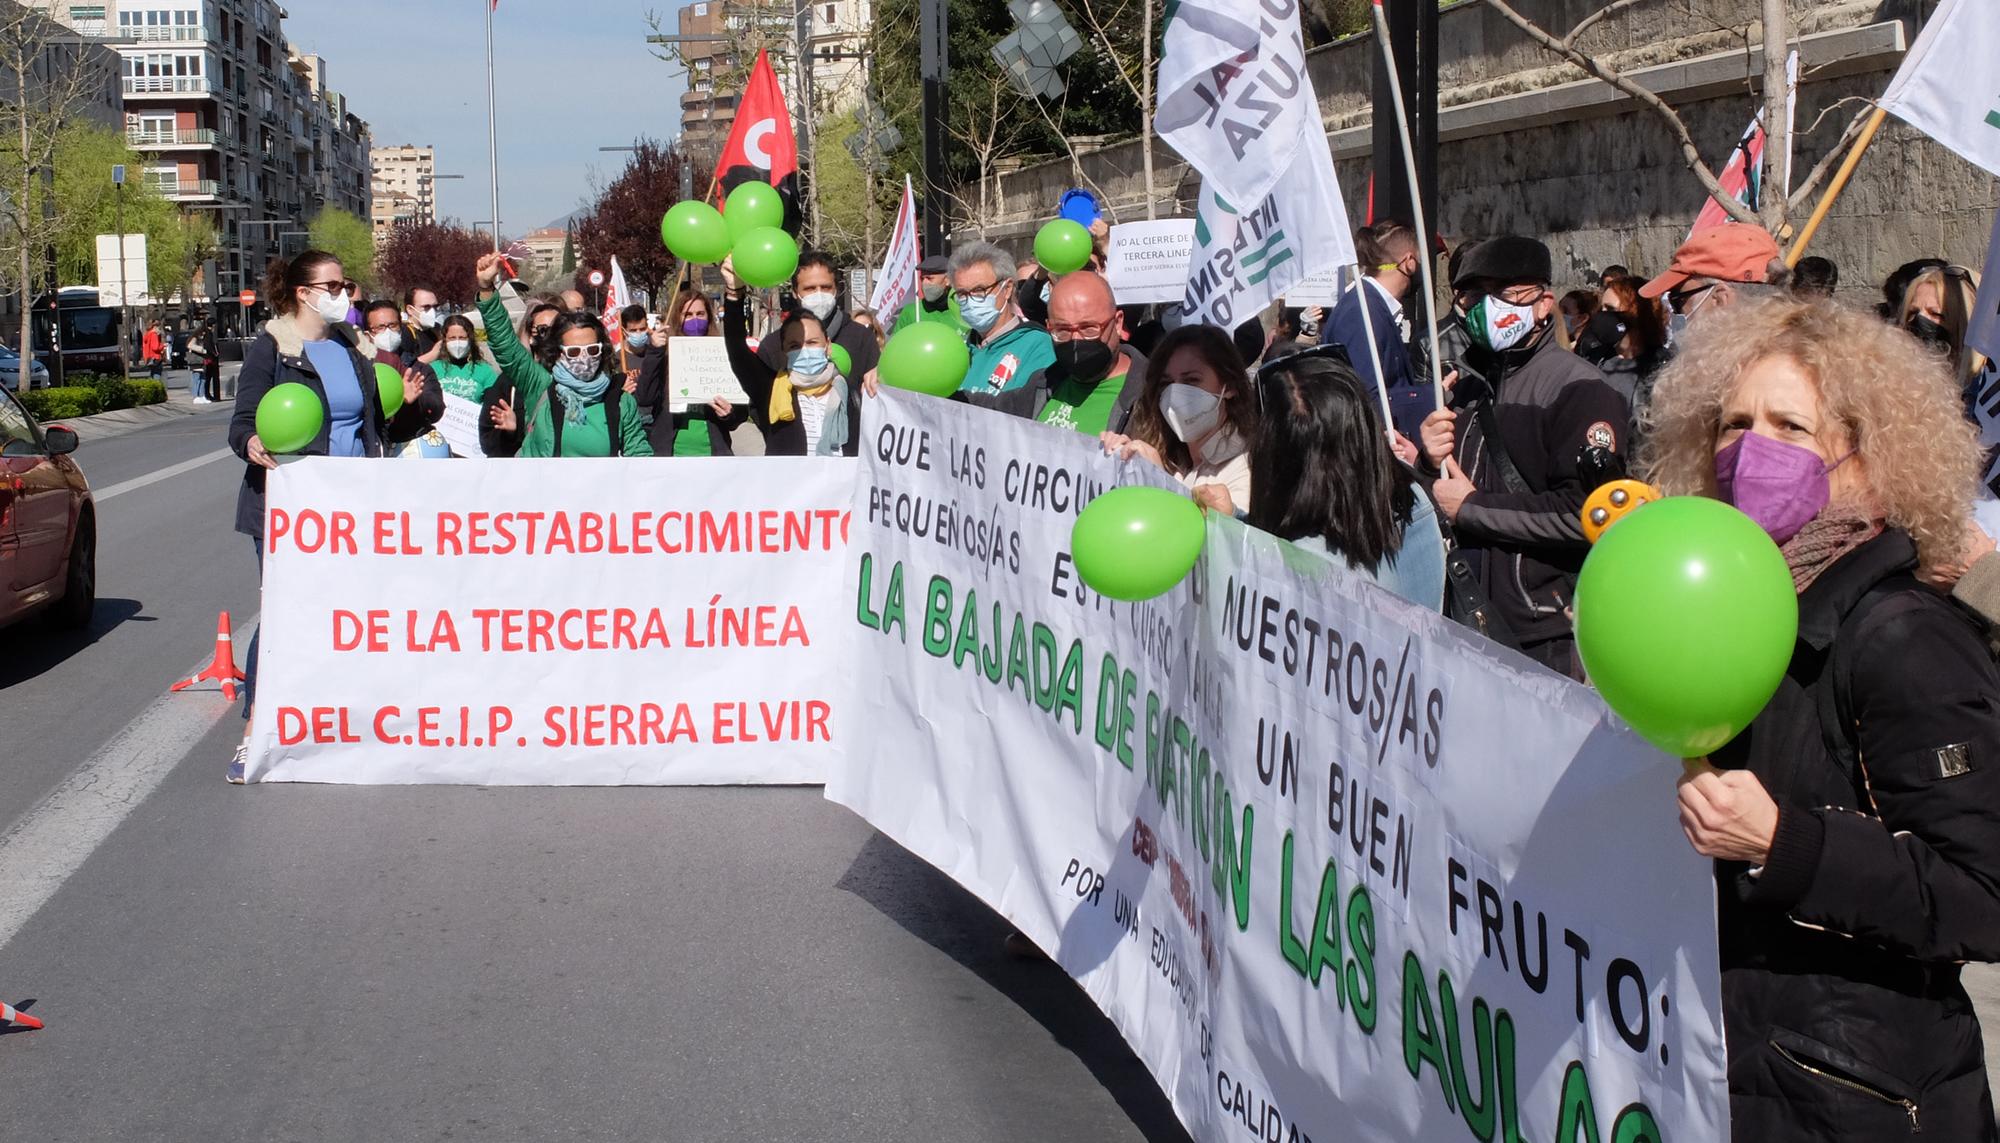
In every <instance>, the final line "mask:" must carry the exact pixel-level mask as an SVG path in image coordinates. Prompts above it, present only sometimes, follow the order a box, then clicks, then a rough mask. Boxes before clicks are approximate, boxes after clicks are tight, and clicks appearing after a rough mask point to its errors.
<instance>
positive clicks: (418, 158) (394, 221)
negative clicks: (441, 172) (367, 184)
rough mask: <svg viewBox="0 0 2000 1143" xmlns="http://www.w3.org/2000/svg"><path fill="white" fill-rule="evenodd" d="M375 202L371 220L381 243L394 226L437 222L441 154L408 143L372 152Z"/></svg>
mask: <svg viewBox="0 0 2000 1143" xmlns="http://www.w3.org/2000/svg"><path fill="white" fill-rule="evenodd" d="M368 167H369V171H370V180H371V183H372V186H373V188H374V195H375V203H374V210H373V213H372V214H370V216H369V218H370V221H371V222H373V223H374V226H375V238H376V240H377V241H380V240H381V239H382V237H383V236H384V235H385V234H386V233H387V232H388V231H389V230H390V229H391V228H393V227H396V226H399V225H402V224H404V223H425V222H434V221H436V219H437V199H436V197H435V196H436V181H435V180H436V176H437V153H436V151H435V150H434V149H433V148H430V147H419V146H416V145H415V144H412V143H404V144H401V145H399V146H394V147H376V148H373V149H372V150H370V151H369V152H368Z"/></svg>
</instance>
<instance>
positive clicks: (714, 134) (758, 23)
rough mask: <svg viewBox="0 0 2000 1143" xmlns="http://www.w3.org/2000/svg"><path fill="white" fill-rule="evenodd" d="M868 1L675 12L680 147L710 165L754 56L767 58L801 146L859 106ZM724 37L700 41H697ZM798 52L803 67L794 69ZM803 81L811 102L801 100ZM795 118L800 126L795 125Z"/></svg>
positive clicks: (730, 3)
mask: <svg viewBox="0 0 2000 1143" xmlns="http://www.w3.org/2000/svg"><path fill="white" fill-rule="evenodd" d="M872 19H873V3H872V0H818V2H816V3H802V2H801V0H696V2H695V3H692V4H687V5H684V6H683V7H682V8H681V10H680V21H679V33H680V35H681V36H683V37H690V38H688V39H683V40H682V41H680V43H679V45H678V46H679V48H680V53H681V58H682V59H683V60H684V61H685V62H686V64H687V71H688V86H687V91H686V92H684V93H683V94H682V95H681V137H680V142H681V145H682V146H683V147H684V148H685V149H686V150H687V151H688V153H690V154H693V155H695V156H697V157H698V158H701V159H706V160H711V161H712V160H713V159H714V158H715V157H716V156H718V155H720V154H721V152H722V145H723V144H724V143H725V142H727V141H728V138H729V131H730V128H731V127H733V126H734V125H735V122H736V105H737V102H738V100H739V99H740V98H741V97H742V94H743V86H744V84H745V83H746V82H747V81H748V79H749V73H750V68H751V66H752V65H753V64H754V63H755V62H756V59H757V50H758V48H760V47H762V48H764V49H765V50H766V51H768V52H769V54H770V58H771V68H772V70H773V71H774V72H776V73H777V76H778V84H779V86H780V87H781V88H782V89H783V91H784V94H785V103H786V106H787V107H788V108H789V109H790V111H791V115H792V128H793V132H794V133H795V134H796V135H797V136H798V139H799V145H800V147H801V148H804V147H806V146H807V145H808V136H809V135H810V132H811V126H812V124H813V123H815V122H817V121H818V120H819V119H820V118H822V117H824V116H827V115H837V114H839V113H841V112H843V111H846V110H848V109H849V108H852V107H854V106H857V105H858V104H860V103H861V100H862V94H863V89H864V86H865V85H866V83H867V78H868V72H867V66H866V62H865V60H864V59H863V55H862V52H863V48H864V46H865V43H866V40H867V35H868V27H869V23H870V21H871V20H872ZM709 36H716V37H723V38H721V39H714V40H708V39H702V38H700V37H709ZM801 51H803V52H804V55H805V63H804V64H803V65H801V63H800V53H801ZM801 77H805V78H804V83H805V84H806V86H808V87H809V90H810V98H809V100H807V101H801V99H800V97H799V88H800V86H801ZM801 112H803V113H804V115H805V119H806V122H804V123H801V122H799V119H800V115H801Z"/></svg>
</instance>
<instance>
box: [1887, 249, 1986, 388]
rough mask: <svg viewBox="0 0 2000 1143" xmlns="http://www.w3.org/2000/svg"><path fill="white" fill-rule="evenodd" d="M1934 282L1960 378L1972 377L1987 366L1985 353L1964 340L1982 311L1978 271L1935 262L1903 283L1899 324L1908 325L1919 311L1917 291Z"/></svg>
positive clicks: (1954, 363) (1953, 365) (1901, 326)
mask: <svg viewBox="0 0 2000 1143" xmlns="http://www.w3.org/2000/svg"><path fill="white" fill-rule="evenodd" d="M1925 286H1935V287H1936V288H1937V292H1938V305H1939V307H1940V308H1941V309H1942V310H1943V311H1944V320H1943V321H1942V322H1940V323H1938V324H1940V325H1942V326H1944V328H1945V332H1946V333H1948V334H1950V335H1951V360H1952V367H1953V369H1955V370H1956V371H1957V372H1958V374H1959V378H1960V380H1963V381H1969V380H1971V379H1972V378H1974V377H1977V376H1978V375H1979V374H1980V373H1982V372H1983V371H1985V369H1986V355H1985V354H1983V353H1980V352H1979V351H1978V350H1976V349H1974V348H1972V347H1971V346H1969V345H1967V344H1965V334H1966V330H1967V328H1968V327H1969V326H1970V325H1971V324H1972V317H1973V315H1974V314H1976V313H1978V312H1979V305H1978V298H1979V272H1978V271H1976V270H1968V269H1966V268H1965V267H1963V266H1932V267H1931V268H1930V269H1928V270H1925V271H1924V272H1923V273H1921V274H1918V275H1917V276H1916V277H1914V278H1912V279H1910V284H1909V285H1907V286H1905V287H1903V301H1902V304H1901V305H1899V306H1898V307H1897V312H1896V325H1897V326H1898V327H1899V328H1906V327H1908V325H1909V324H1910V315H1911V314H1913V313H1916V312H1917V291H1918V290H1921V289H1923V288H1924V287H1925Z"/></svg>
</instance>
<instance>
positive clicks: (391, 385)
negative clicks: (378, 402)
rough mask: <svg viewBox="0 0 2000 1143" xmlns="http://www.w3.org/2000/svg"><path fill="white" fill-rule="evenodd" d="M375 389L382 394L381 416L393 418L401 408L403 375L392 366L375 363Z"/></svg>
mask: <svg viewBox="0 0 2000 1143" xmlns="http://www.w3.org/2000/svg"><path fill="white" fill-rule="evenodd" d="M375 389H376V391H377V392H379V393H381V394H382V415H383V416H385V417H393V416H395V415H396V412H397V410H399V409H401V408H402V407H403V375H402V374H401V373H398V372H396V367H395V366H393V365H385V364H383V363H382V362H380V361H377V362H376V363H375Z"/></svg>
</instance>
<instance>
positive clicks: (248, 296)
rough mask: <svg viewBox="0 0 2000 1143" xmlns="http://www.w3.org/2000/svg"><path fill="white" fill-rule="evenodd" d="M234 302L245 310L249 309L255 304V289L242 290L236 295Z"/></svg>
mask: <svg viewBox="0 0 2000 1143" xmlns="http://www.w3.org/2000/svg"><path fill="white" fill-rule="evenodd" d="M236 303H237V304H238V305H240V306H242V307H243V308H244V309H246V310H247V309H249V308H250V307H251V306H254V305H256V304H257V291H255V290H244V291H243V292H241V293H239V294H237V295H236Z"/></svg>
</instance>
